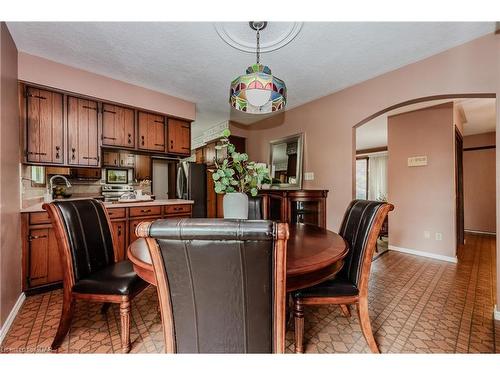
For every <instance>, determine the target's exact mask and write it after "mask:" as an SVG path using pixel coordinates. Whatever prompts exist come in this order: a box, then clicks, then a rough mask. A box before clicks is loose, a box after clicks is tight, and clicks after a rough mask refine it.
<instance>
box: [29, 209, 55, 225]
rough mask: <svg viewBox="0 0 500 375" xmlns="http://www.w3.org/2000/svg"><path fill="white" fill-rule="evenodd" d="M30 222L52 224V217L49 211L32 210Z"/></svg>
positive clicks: (33, 223)
mask: <svg viewBox="0 0 500 375" xmlns="http://www.w3.org/2000/svg"><path fill="white" fill-rule="evenodd" d="M30 224H32V225H36V224H50V217H49V214H48V213H47V212H45V211H44V212H32V213H30Z"/></svg>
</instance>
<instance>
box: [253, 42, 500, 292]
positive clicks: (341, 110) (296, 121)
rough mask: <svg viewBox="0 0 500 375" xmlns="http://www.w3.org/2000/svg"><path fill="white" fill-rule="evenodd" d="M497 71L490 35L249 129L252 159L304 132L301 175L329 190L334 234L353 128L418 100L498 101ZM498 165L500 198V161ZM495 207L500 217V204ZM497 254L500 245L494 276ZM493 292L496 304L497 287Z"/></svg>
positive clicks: (348, 183) (344, 198)
mask: <svg viewBox="0 0 500 375" xmlns="http://www.w3.org/2000/svg"><path fill="white" fill-rule="evenodd" d="M499 66H500V37H499V36H496V35H493V34H491V35H487V36H485V37H482V38H479V39H476V40H474V41H472V42H469V43H466V44H464V45H462V46H458V47H455V48H452V49H450V50H448V51H445V52H443V53H440V54H438V55H434V56H432V57H429V58H427V59H425V60H422V61H419V62H417V63H414V64H411V65H407V66H405V67H402V68H400V69H398V70H395V71H392V72H389V73H386V74H383V75H381V76H378V77H376V78H374V79H371V80H368V81H365V82H362V83H360V84H358V85H355V86H352V87H349V88H347V89H345V90H342V91H339V92H337V93H334V94H331V95H328V96H325V97H323V98H320V99H318V100H315V101H313V102H310V103H307V104H304V105H301V106H299V107H296V108H293V109H291V110H289V111H286V112H285V113H284V115H281V116H276V117H274V118H269V119H266V120H263V121H260V122H257V123H255V124H253V125H251V126H249V128H250V129H252V130H251V131H250V132H249V134H250V135H249V138H248V142H247V144H248V146H247V147H248V150H249V153H250V157H251V158H252V159H257V160H260V161H266V162H267V161H268V158H269V144H268V142H269V141H270V140H272V139H276V138H280V137H283V136H286V135H291V134H295V133H298V132H304V133H305V155H304V171H305V172H309V171H310V172H314V173H315V178H316V179H315V180H314V181H305V183H304V187H305V188H318V189H321V188H322V189H329V190H330V193H329V196H328V203H327V204H328V213H327V226H328V227H329V228H330V229H333V230H337V229H338V227H339V224H340V222H341V220H342V215H343V213H344V210H345V208H346V207H347V204H348V203H349V201H350V200H351V199H352V197H353V175H354V174H353V171H354V157H353V155H354V152H355V146H354V145H355V139H354V137H355V135H354V132H353V126H355V125H356V124H357V123H359V122H361V121H363V120H364V119H366V118H368V117H369V116H371V115H373V114H375V113H377V112H379V111H382V110H384V109H386V108H388V107H390V106H393V105H397V104H399V103H403V102H405V101H408V100H413V99H417V98H425V97H429V96H433V95H443V94H470V93H491V94H494V95H496V96H497V97H498V95H499V94H500V70H499ZM311 74H312V72H311ZM282 78H285V80H286V77H282ZM499 123H500V100H497V128H498V127H499ZM499 134H500V132H497V137H500V136H499ZM497 141H498V140H497ZM496 165H497V167H496V168H497V193H498V191H499V186H500V183H499V179H498V176H499V175H500V155H497V163H496ZM496 205H497V212H500V201H497V203H496ZM397 209H398V208H397V207H396V210H397ZM391 215H392V214H391ZM498 225H499V223H498V220H497V226H498ZM499 249H500V242H499V243H498V245H497V253H498V254H499V256H497V268H498V272H497V274H498V275H500V251H499ZM497 291H498V292H497V293H498V296H499V298H500V283H499V284H498V288H497Z"/></svg>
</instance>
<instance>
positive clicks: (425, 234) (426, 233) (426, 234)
mask: <svg viewBox="0 0 500 375" xmlns="http://www.w3.org/2000/svg"><path fill="white" fill-rule="evenodd" d="M424 238H425V239H429V238H431V232H429V231H428V230H424Z"/></svg>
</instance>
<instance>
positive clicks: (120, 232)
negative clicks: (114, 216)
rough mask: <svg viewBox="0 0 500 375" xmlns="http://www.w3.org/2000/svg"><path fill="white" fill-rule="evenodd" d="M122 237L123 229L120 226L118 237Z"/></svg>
mask: <svg viewBox="0 0 500 375" xmlns="http://www.w3.org/2000/svg"><path fill="white" fill-rule="evenodd" d="M121 235H122V227H121V225H120V226H118V236H121Z"/></svg>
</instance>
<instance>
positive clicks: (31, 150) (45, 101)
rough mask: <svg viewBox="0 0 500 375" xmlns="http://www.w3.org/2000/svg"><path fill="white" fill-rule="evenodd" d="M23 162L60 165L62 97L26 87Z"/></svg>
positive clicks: (62, 158)
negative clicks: (24, 154) (24, 158)
mask: <svg viewBox="0 0 500 375" xmlns="http://www.w3.org/2000/svg"><path fill="white" fill-rule="evenodd" d="M26 105H27V112H26V150H25V153H26V161H27V162H32V163H50V164H52V163H53V164H63V163H64V157H63V96H62V95H61V94H59V93H56V92H52V91H47V90H41V89H37V88H33V87H28V88H26Z"/></svg>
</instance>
